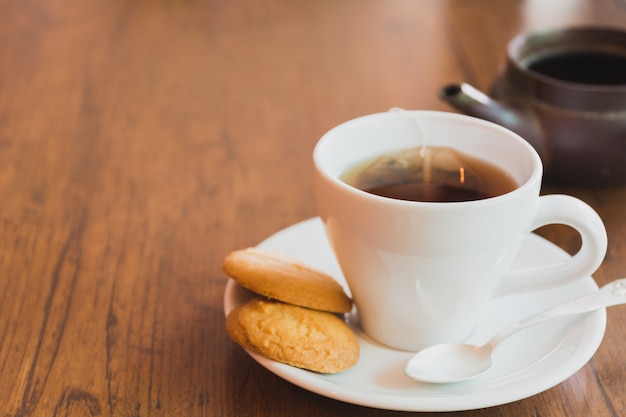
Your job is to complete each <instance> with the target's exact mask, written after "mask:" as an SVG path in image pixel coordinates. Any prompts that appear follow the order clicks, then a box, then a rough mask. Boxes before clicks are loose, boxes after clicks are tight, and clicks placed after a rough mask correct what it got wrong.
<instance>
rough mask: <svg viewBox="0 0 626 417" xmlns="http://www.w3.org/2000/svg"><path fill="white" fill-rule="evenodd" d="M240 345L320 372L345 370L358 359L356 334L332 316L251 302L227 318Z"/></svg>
mask: <svg viewBox="0 0 626 417" xmlns="http://www.w3.org/2000/svg"><path fill="white" fill-rule="evenodd" d="M226 330H227V331H228V334H229V335H230V337H231V338H232V339H233V340H234V341H235V342H236V343H237V344H239V345H240V346H242V347H244V348H246V349H249V350H252V351H254V352H257V353H260V354H261V355H263V356H265V357H268V358H270V359H273V360H276V361H278V362H283V363H286V364H289V365H292V366H296V367H298V368H304V369H308V370H311V371H315V372H320V373H337V372H341V371H344V370H346V369H348V368H350V367H351V366H353V365H354V364H356V362H357V361H358V359H359V344H358V341H357V338H356V336H355V334H354V333H353V332H352V330H351V329H350V328H349V327H348V325H347V324H346V323H344V322H343V321H342V320H341V319H340V318H338V317H337V316H335V315H334V314H332V313H328V312H324V311H319V310H310V309H307V308H303V307H298V306H295V305H291V304H285V303H282V302H279V301H264V300H260V299H256V298H255V299H252V300H250V301H249V302H247V303H246V304H243V305H241V306H239V307H237V308H236V309H234V310H233V311H232V312H231V313H230V314H229V315H228V317H227V318H226Z"/></svg>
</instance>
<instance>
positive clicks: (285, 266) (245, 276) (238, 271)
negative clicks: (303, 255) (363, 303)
mask: <svg viewBox="0 0 626 417" xmlns="http://www.w3.org/2000/svg"><path fill="white" fill-rule="evenodd" d="M222 269H223V270H224V272H225V273H226V274H227V275H228V276H230V277H231V278H233V279H234V280H235V281H237V283H239V284H240V285H242V286H243V287H245V288H247V289H249V290H250V291H253V292H255V293H257V294H261V295H264V296H266V297H268V298H272V299H275V300H280V301H283V302H285V303H289V304H294V305H297V306H301V307H308V308H313V309H316V310H323V311H330V312H332V313H347V312H349V311H350V310H352V300H350V298H348V296H347V295H346V293H345V292H344V291H343V288H342V287H341V286H340V285H339V284H338V283H337V281H335V280H334V279H333V278H332V277H331V276H330V275H327V274H325V273H323V272H321V271H318V270H316V269H314V268H312V267H310V266H308V265H305V264H303V263H301V262H300V261H298V260H295V259H291V258H288V257H287V256H285V255H282V254H279V253H277V252H269V251H262V250H259V249H256V248H248V249H242V250H237V251H234V252H231V253H229V254H228V255H227V256H226V258H225V259H224V263H223V265H222Z"/></svg>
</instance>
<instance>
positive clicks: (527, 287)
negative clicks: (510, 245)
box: [496, 194, 607, 296]
mask: <svg viewBox="0 0 626 417" xmlns="http://www.w3.org/2000/svg"><path fill="white" fill-rule="evenodd" d="M548 224H564V225H567V226H570V227H572V228H574V229H575V230H576V231H578V233H579V234H580V236H581V238H582V246H581V247H580V249H579V251H578V252H577V253H576V254H575V255H574V256H572V257H571V258H568V259H566V260H564V261H563V262H560V263H557V264H551V265H545V266H540V267H531V268H524V269H517V270H512V271H509V272H507V273H506V274H505V276H504V279H503V280H502V283H501V284H500V286H499V287H498V288H497V290H496V295H497V296H501V295H508V294H513V293H520V292H525V291H533V290H539V289H544V288H550V287H557V286H560V285H564V284H567V283H570V282H573V281H576V280H577V279H580V278H581V277H584V276H589V275H591V274H592V273H593V272H595V270H596V269H597V268H598V267H599V266H600V264H601V263H602V260H603V259H604V256H605V255H606V249H607V235H606V229H605V227H604V223H602V219H600V216H599V215H598V213H596V212H595V210H594V209H592V208H591V207H590V206H589V205H588V204H586V203H584V202H583V201H581V200H579V199H577V198H575V197H571V196H567V195H560V194H554V195H545V196H541V197H539V207H538V209H537V214H536V215H535V218H534V220H533V223H532V224H531V230H535V229H537V228H539V227H541V226H545V225H548Z"/></svg>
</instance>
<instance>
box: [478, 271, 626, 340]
mask: <svg viewBox="0 0 626 417" xmlns="http://www.w3.org/2000/svg"><path fill="white" fill-rule="evenodd" d="M625 303H626V278H622V279H618V280H615V281H612V282H610V283H608V284H606V285H604V286H603V287H602V288H600V289H599V290H598V291H595V292H592V293H591V294H587V295H584V296H582V297H579V298H575V299H573V300H572V301H570V302H568V303H565V304H560V305H558V306H556V307H554V308H551V309H548V310H546V311H544V312H542V313H539V314H537V315H534V316H532V317H529V318H527V319H526V320H523V321H521V322H519V323H516V324H514V325H512V326H509V327H507V328H505V329H503V330H502V331H500V332H499V333H497V334H496V335H495V336H493V337H492V338H491V339H490V340H489V342H487V345H489V346H491V348H492V349H494V348H495V347H496V345H497V344H499V343H500V342H501V341H503V340H504V339H506V338H507V337H509V336H510V335H512V334H513V333H515V332H518V331H520V330H522V329H524V328H526V327H529V326H532V325H534V324H537V323H540V322H542V321H545V320H550V319H553V318H556V317H560V316H567V315H570V314H580V313H586V312H589V311H593V310H597V309H598V308H602V307H610V306H614V305H618V304H625Z"/></svg>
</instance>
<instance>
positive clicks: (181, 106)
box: [0, 0, 626, 417]
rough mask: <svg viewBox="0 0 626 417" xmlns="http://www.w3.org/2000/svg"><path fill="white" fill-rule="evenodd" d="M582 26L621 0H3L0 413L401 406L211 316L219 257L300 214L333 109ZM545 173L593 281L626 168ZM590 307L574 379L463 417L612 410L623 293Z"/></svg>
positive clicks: (620, 263)
mask: <svg viewBox="0 0 626 417" xmlns="http://www.w3.org/2000/svg"><path fill="white" fill-rule="evenodd" d="M589 23H601V24H608V25H613V26H618V27H626V3H624V0H558V1H557V0H551V1H542V0H532V1H531V0H529V1H521V0H519V1H516V0H512V1H506V2H505V1H501V0H473V1H466V0H421V1H411V0H390V1H387V0H366V1H362V0H322V1H304V0H270V1H265V2H259V1H256V0H241V1H218V0H186V1H183V0H179V1H175V0H172V1H165V0H161V1H158V0H91V1H69V0H1V1H0V416H2V417H6V416H15V417H18V416H19V417H22V416H46V417H49V416H268V415H271V416H296V415H297V416H316V417H322V416H344V415H351V416H397V415H403V413H401V412H395V411H386V410H378V409H373V408H367V407H363V406H359V405H353V404H348V403H344V402H340V401H337V400H333V399H329V398H326V397H323V396H320V395H317V394H314V393H311V392H309V391H307V390H305V389H302V388H300V387H298V386H296V385H293V384H291V383H289V382H287V381H285V380H283V379H281V378H279V377H277V376H275V375H274V374H273V373H271V372H269V371H267V370H265V369H264V368H263V367H261V366H260V365H258V364H257V363H256V362H255V361H254V360H253V359H251V358H250V357H249V356H248V355H247V354H246V353H245V352H244V351H243V350H242V349H241V348H239V347H238V346H237V345H235V344H234V343H233V342H232V341H231V340H230V339H229V338H228V336H227V334H226V331H225V328H224V314H223V295H224V289H225V285H226V277H225V276H224V274H223V273H222V271H221V262H222V259H223V257H224V256H225V254H226V253H228V252H229V251H231V250H234V249H238V248H243V247H247V246H251V245H255V244H256V243H258V242H260V241H261V240H263V239H264V238H265V237H267V236H269V235H271V234H272V233H274V232H276V231H278V230H281V229H282V228H284V227H286V226H288V225H291V224H293V223H296V222H298V221H301V220H304V219H307V218H311V217H314V216H316V208H315V203H314V200H313V195H312V189H311V188H312V162H311V153H312V150H313V146H314V144H315V143H316V141H317V140H318V139H319V137H320V136H321V135H322V134H323V133H324V132H325V131H327V130H328V129H330V128H331V127H333V126H335V125H337V124H339V123H341V122H343V121H345V120H347V119H350V118H353V117H356V116H360V115H364V114H368V113H374V112H379V111H386V110H387V109H389V108H390V107H393V106H399V107H404V108H407V109H431V110H445V111H452V110H451V108H450V107H448V106H447V105H446V104H445V103H443V102H442V101H440V100H439V99H438V98H437V90H438V89H439V88H440V87H441V86H443V85H445V84H447V83H449V82H456V81H467V82H470V83H472V84H473V85H475V86H476V87H478V88H481V89H488V87H489V85H490V83H491V80H492V79H493V77H494V74H495V72H496V70H497V68H498V66H499V65H500V63H501V62H502V59H503V56H504V49H505V45H506V44H507V42H508V41H509V39H510V38H511V37H513V36H514V35H515V34H517V33H519V32H521V31H524V30H528V29H537V28H547V27H553V26H563V25H568V24H589ZM544 192H565V193H569V194H573V195H576V196H578V197H580V198H582V199H584V200H585V201H587V202H588V203H589V204H591V205H592V206H593V207H594V208H595V209H596V210H597V211H598V212H599V214H600V215H601V217H602V218H603V219H604V221H605V223H606V226H607V229H608V234H609V249H608V254H607V257H606V260H605V262H604V263H603V265H602V266H601V267H600V269H599V270H598V271H597V273H596V274H594V277H595V279H596V281H597V282H598V283H599V284H602V283H605V282H608V281H609V280H612V279H615V278H618V277H619V276H620V275H626V218H625V216H624V213H625V212H626V210H625V207H626V186H624V187H613V188H593V189H589V188H581V187H576V186H569V187H558V186H553V185H546V186H545V188H544ZM541 233H542V234H543V235H544V236H547V237H549V238H550V239H552V240H554V241H556V242H557V243H559V244H560V245H561V246H563V247H564V248H565V249H566V250H569V251H573V250H575V249H576V245H577V244H578V243H577V242H578V241H577V236H576V235H573V234H572V232H570V231H569V229H565V228H558V227H551V228H546V229H545V230H542V231H541ZM607 314H608V323H607V329H606V335H605V337H604V340H603V342H602V344H601V346H600V348H599V350H598V351H597V353H596V354H595V355H594V356H593V358H592V359H591V360H590V362H589V363H588V364H587V365H585V366H584V367H583V368H582V369H581V370H580V371H578V372H577V373H576V374H574V375H573V376H572V377H570V378H569V379H567V380H566V381H565V382H563V383H561V384H559V385H557V386H556V387H554V388H551V389H548V390H547V391H545V392H543V393H540V394H538V395H536V396H533V397H531V398H527V399H523V400H520V401H517V402H514V403H511V404H508V405H502V406H498V407H493V408H488V409H483V410H475V411H468V412H467V413H466V415H468V416H482V417H492V416H518V417H530V416H542V417H553V416H554V417H556V416H564V415H567V416H570V417H574V416H591V415H593V416H596V417H598V416H623V415H626V403H625V402H626V356H625V355H624V346H626V330H625V329H624V326H623V323H625V322H626V309H624V308H620V307H615V308H613V309H610V310H608V312H607ZM422 415H431V414H428V413H424V414H422ZM433 415H434V414H433ZM437 415H453V414H452V413H450V414H446V413H444V414H437ZM454 415H456V414H454Z"/></svg>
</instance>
